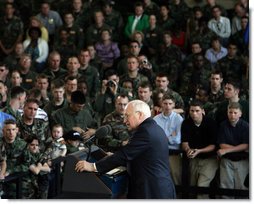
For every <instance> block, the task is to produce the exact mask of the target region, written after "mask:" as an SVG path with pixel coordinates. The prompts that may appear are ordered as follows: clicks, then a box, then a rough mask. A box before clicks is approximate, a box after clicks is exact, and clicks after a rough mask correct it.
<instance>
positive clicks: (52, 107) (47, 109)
mask: <svg viewBox="0 0 254 204" xmlns="http://www.w3.org/2000/svg"><path fill="white" fill-rule="evenodd" d="M67 106H68V102H67V100H66V99H64V101H63V103H62V104H61V105H60V106H56V105H55V104H54V101H50V102H49V103H48V104H47V105H45V106H44V108H43V110H44V111H45V112H46V113H47V115H48V117H49V121H50V118H51V115H52V113H53V112H55V111H56V110H58V109H60V108H63V107H67Z"/></svg>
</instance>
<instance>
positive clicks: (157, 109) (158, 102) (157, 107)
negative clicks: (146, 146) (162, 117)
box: [151, 89, 165, 117]
mask: <svg viewBox="0 0 254 204" xmlns="http://www.w3.org/2000/svg"><path fill="white" fill-rule="evenodd" d="M164 94H165V91H164V90H163V89H156V90H154V91H153V95H152V98H153V104H154V105H153V109H152V111H151V113H152V116H153V117H154V116H156V115H158V114H160V113H161V112H162V98H163V96H164Z"/></svg>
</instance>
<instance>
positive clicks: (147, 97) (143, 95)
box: [138, 81, 154, 110]
mask: <svg viewBox="0 0 254 204" xmlns="http://www.w3.org/2000/svg"><path fill="white" fill-rule="evenodd" d="M152 94H153V88H152V86H151V84H150V83H149V82H148V81H144V82H141V83H140V84H139V86H138V99H139V100H141V101H144V102H145V103H147V105H148V106H149V108H150V110H153V106H154V105H153V99H152Z"/></svg>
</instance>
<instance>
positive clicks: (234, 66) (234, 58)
mask: <svg viewBox="0 0 254 204" xmlns="http://www.w3.org/2000/svg"><path fill="white" fill-rule="evenodd" d="M245 67H246V65H245V61H244V59H243V57H242V56H241V53H239V49H238V46H237V44H236V43H235V42H229V44H228V47H227V55H226V56H224V57H223V58H221V59H220V60H219V61H218V62H217V68H218V69H220V70H221V72H222V74H223V79H224V80H225V81H227V80H228V79H229V78H234V79H236V80H238V81H243V80H244V78H245V74H246V69H245Z"/></svg>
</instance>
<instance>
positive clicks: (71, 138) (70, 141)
mask: <svg viewBox="0 0 254 204" xmlns="http://www.w3.org/2000/svg"><path fill="white" fill-rule="evenodd" d="M63 138H64V140H65V142H66V147H67V153H66V155H68V154H71V153H74V152H77V151H79V150H82V149H84V146H83V144H82V141H83V137H82V136H81V135H80V133H79V132H77V131H75V130H70V131H68V132H67V133H66V134H64V136H63Z"/></svg>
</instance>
